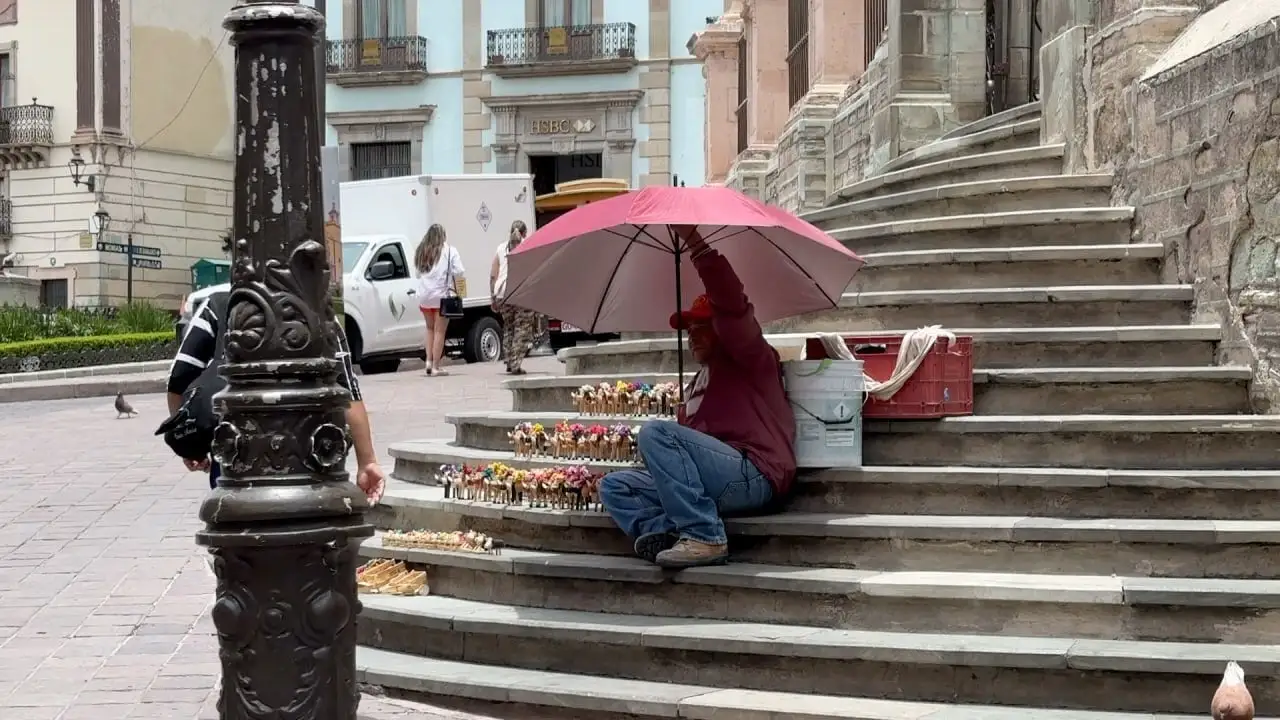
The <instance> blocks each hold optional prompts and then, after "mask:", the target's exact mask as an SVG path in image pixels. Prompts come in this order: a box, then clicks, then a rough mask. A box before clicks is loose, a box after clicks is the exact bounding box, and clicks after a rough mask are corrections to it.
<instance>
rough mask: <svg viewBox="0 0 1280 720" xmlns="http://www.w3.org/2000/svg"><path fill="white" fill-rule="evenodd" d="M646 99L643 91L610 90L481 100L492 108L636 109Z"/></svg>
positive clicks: (507, 96) (498, 96)
mask: <svg viewBox="0 0 1280 720" xmlns="http://www.w3.org/2000/svg"><path fill="white" fill-rule="evenodd" d="M642 97H644V91H643V90H608V91H605V92H581V93H536V94H531V95H490V96H489V97H483V98H480V100H481V101H482V102H483V103H484V104H485V105H488V106H489V107H490V108H495V109H496V108H502V107H520V108H527V107H558V106H561V105H586V106H591V107H599V106H601V105H614V106H617V105H630V106H631V107H635V105H636V104H637V103H639V102H640V98H642Z"/></svg>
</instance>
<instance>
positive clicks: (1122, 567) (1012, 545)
mask: <svg viewBox="0 0 1280 720" xmlns="http://www.w3.org/2000/svg"><path fill="white" fill-rule="evenodd" d="M953 512H954V511H953ZM367 517H368V518H369V519H370V520H371V521H373V522H374V523H376V524H377V525H378V527H380V528H383V529H394V530H415V529H431V530H452V529H461V530H476V531H478V532H483V533H486V534H488V535H491V536H493V537H496V538H499V539H500V540H502V541H503V542H504V543H506V544H507V545H508V546H509V547H514V548H522V549H526V550H550V551H558V552H572V553H580V552H583V551H584V550H590V552H592V553H599V554H605V555H624V556H630V555H631V554H632V545H631V541H630V540H629V539H628V538H627V537H626V536H624V535H623V534H622V532H621V531H620V530H618V528H617V526H616V525H614V522H613V520H612V519H611V518H610V517H609V516H608V515H606V514H604V513H602V512H596V511H592V510H560V509H554V508H533V507H526V506H519V505H500V504H494V503H487V502H480V501H467V500H452V499H449V500H446V499H444V497H443V489H442V488H438V487H429V486H425V485H416V484H412V483H402V482H399V481H394V482H392V483H389V485H388V488H387V493H386V494H385V495H384V496H383V499H382V502H381V503H379V505H378V506H377V507H375V508H374V509H373V510H371V511H369V513H368V514H367ZM725 529H726V530H727V531H728V534H729V548H730V551H731V552H732V553H733V557H732V559H733V560H734V561H735V562H755V563H763V564H766V565H789V566H790V565H794V566H801V567H845V568H857V569H867V568H876V569H892V570H911V571H922V572H1006V573H1009V572H1012V573H1043V572H1044V570H1045V568H1052V569H1053V570H1054V571H1055V572H1056V573H1061V574H1069V575H1111V574H1115V575H1139V576H1147V575H1156V576H1161V577H1210V578H1252V579H1270V580H1274V579H1280V564H1278V563H1277V562H1276V559H1277V558H1278V557H1280V522H1277V521H1274V520H1182V519H1171V518H1149V517H1144V518H1070V517H1033V516H1028V515H971V516H967V515H954V514H943V515H919V514H905V515H901V514H870V513H863V512H860V511H855V512H852V513H836V512H825V513H821V512H819V513H814V512H809V513H806V512H799V511H792V510H788V511H786V512H780V513H777V514H774V515H765V516H759V517H740V518H730V519H727V520H726V521H725Z"/></svg>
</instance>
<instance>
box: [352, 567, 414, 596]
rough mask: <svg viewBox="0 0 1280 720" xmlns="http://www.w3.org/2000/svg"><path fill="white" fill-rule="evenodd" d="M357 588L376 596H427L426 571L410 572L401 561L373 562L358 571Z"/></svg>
mask: <svg viewBox="0 0 1280 720" xmlns="http://www.w3.org/2000/svg"><path fill="white" fill-rule="evenodd" d="M356 587H358V588H359V589H360V591H361V592H367V593H371V594H374V595H426V594H428V593H430V592H431V590H430V588H428V587H427V573H426V571H425V570H410V569H409V568H408V566H406V565H405V564H404V563H403V562H401V561H399V560H371V561H369V562H368V563H366V564H365V565H364V566H363V567H360V568H358V569H357V570H356Z"/></svg>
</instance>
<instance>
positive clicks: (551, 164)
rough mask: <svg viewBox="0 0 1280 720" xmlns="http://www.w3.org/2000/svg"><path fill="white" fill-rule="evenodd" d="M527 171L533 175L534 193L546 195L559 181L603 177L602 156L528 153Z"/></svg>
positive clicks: (554, 188) (597, 154)
mask: <svg viewBox="0 0 1280 720" xmlns="http://www.w3.org/2000/svg"><path fill="white" fill-rule="evenodd" d="M529 172H530V173H531V174H532V175H533V193H534V195H547V194H550V193H553V192H555V191H556V185H559V184H560V183H564V182H572V181H574V180H599V179H600V178H603V177H604V156H603V155H601V154H600V153H574V154H572V155H530V156H529Z"/></svg>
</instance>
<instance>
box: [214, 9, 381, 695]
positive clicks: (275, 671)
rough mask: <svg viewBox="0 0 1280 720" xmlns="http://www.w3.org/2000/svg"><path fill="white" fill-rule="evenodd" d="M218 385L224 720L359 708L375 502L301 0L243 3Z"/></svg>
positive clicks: (238, 17) (232, 22)
mask: <svg viewBox="0 0 1280 720" xmlns="http://www.w3.org/2000/svg"><path fill="white" fill-rule="evenodd" d="M223 26H224V27H225V28H227V30H229V31H230V32H231V33H232V40H231V41H232V44H233V45H234V47H235V53H236V59H235V95H236V150H235V152H236V156H235V180H234V183H235V184H234V190H233V192H234V202H233V208H232V212H233V214H234V217H233V238H234V243H233V245H234V247H233V259H232V271H231V281H232V287H231V296H230V300H229V311H228V318H227V322H226V324H225V331H226V333H227V335H226V359H225V362H224V364H223V366H222V375H223V377H225V378H226V380H227V387H226V389H225V390H224V391H223V392H221V393H219V394H218V395H217V396H215V398H214V405H215V409H216V410H217V411H218V413H219V414H220V417H221V420H220V424H219V425H218V427H217V429H216V430H215V432H214V440H213V452H212V455H213V459H214V460H216V461H217V462H218V463H219V465H220V466H221V469H222V477H221V479H220V480H219V481H218V487H217V488H216V489H214V490H213V491H212V492H211V493H210V495H209V497H208V498H207V499H206V500H205V501H204V504H203V505H201V507H200V519H201V520H203V521H204V523H205V528H204V530H202V531H200V532H199V533H197V535H196V542H197V543H199V544H201V545H204V546H207V547H208V548H209V552H210V553H212V555H213V557H214V572H215V574H216V576H217V591H216V599H215V603H214V606H213V622H214V626H215V627H216V629H217V632H218V641H219V645H220V651H219V657H220V659H221V662H222V693H221V697H220V699H219V701H218V711H219V714H220V716H221V718H223V720H266V719H267V718H308V719H310V720H354V718H355V716H356V706H357V704H358V702H359V694H358V692H357V690H356V683H355V619H356V615H357V614H358V613H359V610H360V604H359V600H358V598H357V596H356V580H355V563H356V547H357V545H358V541H359V539H360V538H364V537H368V536H369V535H372V533H373V529H372V527H371V526H370V525H368V524H367V523H365V521H364V510H365V509H366V508H367V506H368V503H367V501H366V500H365V497H364V494H363V493H362V492H360V490H359V489H358V488H357V487H356V486H355V484H353V483H352V482H350V477H349V476H348V474H347V472H346V470H345V469H344V468H345V463H346V458H347V452H348V450H349V449H350V446H351V441H350V434H349V432H348V429H347V423H346V415H345V412H346V408H347V405H348V404H349V402H350V399H351V398H350V395H349V393H348V392H347V391H346V390H345V389H344V388H343V387H342V386H341V385H339V384H338V382H337V378H338V368H339V365H338V361H337V360H336V359H335V349H336V347H337V345H336V332H337V327H338V326H337V324H336V319H335V317H334V313H333V306H332V305H331V304H330V302H329V273H328V262H327V259H326V255H325V246H324V216H323V212H324V208H323V204H322V202H321V191H322V186H321V177H320V144H321V135H320V133H321V127H320V124H319V122H318V120H317V99H318V95H317V90H318V87H319V86H318V85H317V83H316V73H317V72H318V71H319V70H318V69H317V67H316V59H317V55H316V47H315V43H316V36H317V34H318V33H320V32H321V30H322V29H323V27H324V18H323V16H321V15H320V14H319V13H318V12H316V11H315V10H313V9H312V8H309V7H306V6H304V5H300V4H298V3H297V2H296V0H241V2H240V3H239V4H238V5H237V6H236V7H235V8H234V9H232V10H231V12H230V13H228V14H227V16H226V19H225V20H224V21H223Z"/></svg>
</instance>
